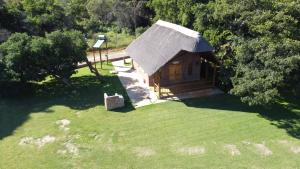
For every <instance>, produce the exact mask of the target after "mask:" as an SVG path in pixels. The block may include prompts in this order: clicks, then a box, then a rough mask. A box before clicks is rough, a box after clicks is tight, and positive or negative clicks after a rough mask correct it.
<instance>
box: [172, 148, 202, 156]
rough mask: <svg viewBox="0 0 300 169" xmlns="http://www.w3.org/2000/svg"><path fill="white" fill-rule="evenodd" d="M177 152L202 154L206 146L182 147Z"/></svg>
mask: <svg viewBox="0 0 300 169" xmlns="http://www.w3.org/2000/svg"><path fill="white" fill-rule="evenodd" d="M177 152H178V153H180V154H183V155H200V154H204V153H205V148H204V147H182V148H179V149H177Z"/></svg>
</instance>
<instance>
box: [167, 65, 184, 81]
mask: <svg viewBox="0 0 300 169" xmlns="http://www.w3.org/2000/svg"><path fill="white" fill-rule="evenodd" d="M169 80H170V81H171V82H178V81H181V80H182V65H181V64H171V65H169Z"/></svg>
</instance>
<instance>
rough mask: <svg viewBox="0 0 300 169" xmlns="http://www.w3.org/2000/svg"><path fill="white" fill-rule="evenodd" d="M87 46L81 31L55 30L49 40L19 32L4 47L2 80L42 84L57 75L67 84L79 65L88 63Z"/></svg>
mask: <svg viewBox="0 0 300 169" xmlns="http://www.w3.org/2000/svg"><path fill="white" fill-rule="evenodd" d="M86 49H87V44H86V42H85V39H84V37H83V35H82V34H81V33H80V32H78V31H66V32H61V31H55V32H52V33H50V34H47V35H46V37H37V36H33V37H31V36H28V35H27V34H25V33H15V34H13V35H12V36H11V37H10V38H9V39H8V40H7V41H6V42H4V43H3V44H2V45H0V53H2V56H1V58H0V68H1V69H2V70H4V73H2V74H1V81H18V82H21V83H26V82H28V81H41V80H44V79H45V78H46V77H47V76H53V77H55V78H57V79H59V80H61V81H63V82H64V83H66V84H67V85H70V83H69V78H70V77H71V75H72V74H74V73H76V68H77V64H78V63H79V62H83V61H86Z"/></svg>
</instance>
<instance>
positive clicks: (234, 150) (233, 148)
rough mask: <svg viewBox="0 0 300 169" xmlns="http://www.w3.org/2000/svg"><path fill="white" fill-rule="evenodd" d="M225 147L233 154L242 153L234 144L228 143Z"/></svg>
mask: <svg viewBox="0 0 300 169" xmlns="http://www.w3.org/2000/svg"><path fill="white" fill-rule="evenodd" d="M224 148H225V149H227V150H228V151H229V153H230V154H231V155H232V156H238V155H241V152H240V150H239V149H238V148H237V146H236V145H234V144H226V145H225V146H224Z"/></svg>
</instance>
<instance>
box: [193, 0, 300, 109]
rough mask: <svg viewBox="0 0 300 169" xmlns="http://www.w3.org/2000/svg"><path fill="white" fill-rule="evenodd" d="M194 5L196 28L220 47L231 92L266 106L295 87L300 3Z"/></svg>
mask: <svg viewBox="0 0 300 169" xmlns="http://www.w3.org/2000/svg"><path fill="white" fill-rule="evenodd" d="M193 9H194V14H195V18H196V19H195V22H194V28H195V29H196V30H198V31H200V32H201V33H202V34H203V35H204V36H205V37H206V38H208V40H209V41H210V42H211V43H212V44H213V45H214V46H215V49H216V55H217V56H218V57H219V59H220V60H222V62H223V64H222V67H221V77H220V79H221V80H222V82H221V84H223V85H226V86H225V88H227V89H228V90H231V93H233V94H235V95H237V96H240V97H241V99H242V101H243V102H246V103H248V104H250V105H257V104H260V105H265V104H269V103H274V102H276V100H277V98H279V97H281V96H282V94H281V93H282V91H283V89H287V90H295V88H296V87H295V86H297V84H299V76H297V75H296V73H297V72H299V55H300V52H299V42H300V41H299V40H300V37H299V31H298V30H299V21H300V20H299V10H300V6H299V5H298V4H297V3H296V2H295V1H293V0H288V1H286V2H285V3H283V2H282V1H280V0H277V1H270V0H245V1H237V0H233V1H232V0H218V1H210V2H209V3H207V4H197V5H196V6H195V7H194V8H193ZM291 79H293V80H291ZM291 84H293V85H291ZM295 91H296V90H295Z"/></svg>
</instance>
